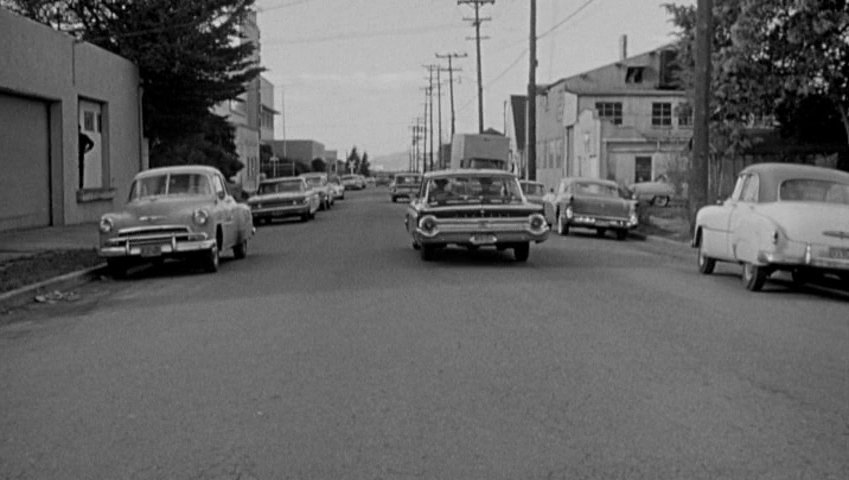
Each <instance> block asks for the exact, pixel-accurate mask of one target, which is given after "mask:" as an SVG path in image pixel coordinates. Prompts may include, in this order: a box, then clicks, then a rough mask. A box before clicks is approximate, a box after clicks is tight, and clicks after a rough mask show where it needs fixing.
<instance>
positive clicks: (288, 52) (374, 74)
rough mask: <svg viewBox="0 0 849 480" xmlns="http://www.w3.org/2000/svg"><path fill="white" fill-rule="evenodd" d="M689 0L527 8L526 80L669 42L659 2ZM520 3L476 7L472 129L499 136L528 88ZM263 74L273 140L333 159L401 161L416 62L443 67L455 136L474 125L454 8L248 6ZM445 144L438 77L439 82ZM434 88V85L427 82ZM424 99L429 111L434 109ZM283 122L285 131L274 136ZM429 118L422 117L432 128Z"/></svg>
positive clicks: (553, 76)
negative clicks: (532, 47)
mask: <svg viewBox="0 0 849 480" xmlns="http://www.w3.org/2000/svg"><path fill="white" fill-rule="evenodd" d="M669 2H673V3H678V4H690V5H691V4H693V3H694V0H538V1H537V11H538V16H537V34H538V36H539V41H538V46H537V49H538V53H537V56H538V60H539V67H538V69H537V83H540V84H545V83H550V82H553V81H556V80H557V79H560V78H563V77H565V76H569V75H574V74H576V73H580V72H582V71H586V70H590V69H592V68H596V67H599V66H602V65H605V64H608V63H612V62H615V61H616V60H617V59H618V58H619V38H620V36H621V35H623V34H624V35H627V36H628V54H629V55H634V54H638V53H642V52H645V51H648V50H651V49H653V48H656V47H658V46H661V45H664V44H666V43H669V42H670V41H672V39H673V38H672V36H671V35H670V34H671V32H672V25H671V23H670V22H669V16H668V15H667V13H666V10H665V9H664V8H663V6H662V5H663V4H664V3H669ZM529 4H530V1H529V0H495V3H494V4H487V5H484V6H482V7H481V16H482V17H483V16H485V17H489V18H491V21H487V22H484V23H483V24H482V26H481V35H483V36H487V37H489V39H488V40H484V41H482V43H481V58H482V66H483V68H482V71H483V84H484V124H485V125H484V126H485V128H488V127H493V128H495V129H497V130H499V131H501V130H503V128H504V106H505V101H506V100H507V99H508V98H509V96H510V95H511V94H524V93H525V92H526V90H527V84H528V44H529V42H528V36H529V21H530V20H529V19H530V15H529ZM256 5H257V7H258V10H259V14H258V22H259V27H260V35H261V56H262V64H263V66H264V67H266V68H267V69H268V71H267V72H265V74H264V75H265V77H266V78H268V79H269V80H270V81H271V82H272V83H273V84H274V85H275V92H274V94H275V107H276V108H277V109H278V110H280V111H281V112H284V113H283V115H280V116H278V117H277V119H276V132H275V136H276V138H278V139H282V138H286V139H312V140H317V141H319V142H321V143H323V144H324V145H325V148H327V149H330V150H333V149H335V150H338V151H339V157H340V158H343V157H344V155H345V152H347V151H348V150H350V149H351V147H352V146H356V147H357V149H358V150H359V151H360V152H363V151H367V152H368V153H369V155H370V156H371V157H375V156H380V155H384V154H389V153H396V152H405V151H407V150H408V149H409V145H410V140H411V130H410V127H411V125H412V124H413V123H414V122H415V118H416V117H422V116H423V115H424V101H425V92H424V90H423V89H424V87H426V86H427V84H428V81H427V77H428V74H427V70H426V69H425V68H424V67H423V66H424V65H427V64H435V63H441V64H442V65H443V66H444V67H446V68H447V66H448V64H447V60H439V59H437V58H436V57H435V54H437V53H440V54H445V53H467V54H468V57H467V58H464V59H459V60H455V61H454V66H455V67H456V68H461V69H462V72H458V73H456V74H455V85H454V103H455V109H456V122H457V123H456V124H457V132H460V133H462V132H476V131H477V128H478V114H477V88H476V78H477V77H476V75H477V73H476V66H475V42H474V41H473V40H466V38H467V37H473V36H474V28H473V26H472V25H471V23H470V22H468V21H464V20H463V19H464V17H466V18H468V17H473V16H474V9H473V8H472V7H471V6H470V5H458V3H457V0H257V2H256ZM441 78H442V80H443V82H444V86H443V88H442V94H443V98H442V113H443V115H442V117H443V135H444V138H445V140H446V141H448V133H447V132H448V131H449V122H450V115H449V111H450V105H449V104H450V99H449V95H448V74H447V73H443V74H442V77H441ZM434 80H435V79H434ZM436 100H437V99H436V97H434V112H436V111H437V110H438V108H439V107H438V104H437V101H436ZM284 123H285V132H284V128H283V126H284ZM436 130H437V115H436V114H434V131H436Z"/></svg>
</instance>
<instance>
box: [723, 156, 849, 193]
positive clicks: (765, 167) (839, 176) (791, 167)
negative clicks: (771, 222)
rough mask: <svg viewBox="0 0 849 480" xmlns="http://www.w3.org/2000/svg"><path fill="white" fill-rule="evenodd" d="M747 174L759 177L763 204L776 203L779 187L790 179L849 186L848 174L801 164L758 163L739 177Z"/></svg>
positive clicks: (759, 188)
mask: <svg viewBox="0 0 849 480" xmlns="http://www.w3.org/2000/svg"><path fill="white" fill-rule="evenodd" d="M746 174H755V175H757V176H758V198H759V199H760V201H761V202H770V201H775V200H776V199H777V198H778V187H779V185H781V183H782V182H783V181H785V180H789V179H795V178H804V179H809V180H824V181H830V182H840V183H845V184H847V185H849V173H847V172H844V171H841V170H836V169H834V168H827V167H818V166H814V165H805V164H801V163H774V162H766V163H756V164H754V165H749V166H748V167H746V168H744V169H743V170H741V171H740V173H739V174H738V176H739V175H746Z"/></svg>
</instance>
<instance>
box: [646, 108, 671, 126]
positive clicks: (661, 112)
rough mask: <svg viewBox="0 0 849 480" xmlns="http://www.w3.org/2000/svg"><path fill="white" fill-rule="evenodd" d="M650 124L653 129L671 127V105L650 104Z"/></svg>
mask: <svg viewBox="0 0 849 480" xmlns="http://www.w3.org/2000/svg"><path fill="white" fill-rule="evenodd" d="M651 124H652V125H653V126H655V127H666V126H671V125H672V104H671V103H652V104H651Z"/></svg>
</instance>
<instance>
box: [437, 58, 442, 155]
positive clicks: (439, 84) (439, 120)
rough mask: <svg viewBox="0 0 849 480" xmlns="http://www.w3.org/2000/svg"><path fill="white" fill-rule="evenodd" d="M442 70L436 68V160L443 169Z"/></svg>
mask: <svg viewBox="0 0 849 480" xmlns="http://www.w3.org/2000/svg"><path fill="white" fill-rule="evenodd" d="M440 72H442V68H441V67H439V66H437V67H436V120H437V122H436V123H437V128H438V131H439V136H438V140H437V142H436V148H437V149H438V150H437V151H436V158H437V163H438V166H439V168H442V77H441V76H440Z"/></svg>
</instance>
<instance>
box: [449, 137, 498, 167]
mask: <svg viewBox="0 0 849 480" xmlns="http://www.w3.org/2000/svg"><path fill="white" fill-rule="evenodd" d="M509 159H510V139H509V138H507V137H505V136H503V135H494V134H488V133H457V134H455V135H454V137H453V138H452V139H451V168H495V169H498V170H510V165H509Z"/></svg>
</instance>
